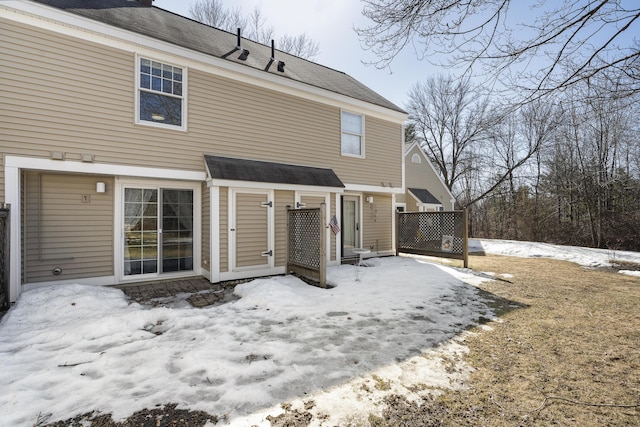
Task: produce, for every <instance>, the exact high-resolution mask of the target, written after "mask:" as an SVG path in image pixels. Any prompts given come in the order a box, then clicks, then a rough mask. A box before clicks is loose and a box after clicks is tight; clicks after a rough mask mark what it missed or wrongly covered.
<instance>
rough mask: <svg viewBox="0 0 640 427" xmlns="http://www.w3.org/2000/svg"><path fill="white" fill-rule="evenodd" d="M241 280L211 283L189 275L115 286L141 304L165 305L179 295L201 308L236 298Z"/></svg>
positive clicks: (202, 278)
mask: <svg viewBox="0 0 640 427" xmlns="http://www.w3.org/2000/svg"><path fill="white" fill-rule="evenodd" d="M238 283H240V281H234V282H224V283H210V282H209V280H207V279H206V278H204V277H189V278H184V279H175V280H162V281H157V282H143V283H134V284H126V285H117V286H115V287H116V288H118V289H121V290H122V291H123V292H124V293H125V294H126V295H127V296H128V297H129V298H131V299H132V300H134V301H136V302H137V303H140V304H145V305H153V306H158V305H163V304H166V303H167V301H169V300H172V299H173V298H174V297H176V296H178V295H182V296H185V294H189V296H188V297H186V298H183V299H185V300H186V301H187V302H188V303H189V304H191V305H192V306H194V307H197V308H201V307H207V306H210V305H214V304H222V303H224V302H228V301H232V300H234V299H236V297H235V296H234V295H233V288H234V287H235V285H237V284H238Z"/></svg>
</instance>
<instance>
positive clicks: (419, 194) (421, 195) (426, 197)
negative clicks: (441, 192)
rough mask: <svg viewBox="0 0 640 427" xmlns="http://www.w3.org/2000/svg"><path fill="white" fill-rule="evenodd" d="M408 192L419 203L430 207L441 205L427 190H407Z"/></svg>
mask: <svg viewBox="0 0 640 427" xmlns="http://www.w3.org/2000/svg"><path fill="white" fill-rule="evenodd" d="M409 192H410V193H411V194H412V195H413V197H415V198H416V199H418V200H419V201H420V203H428V204H430V205H441V204H442V203H441V202H440V200H438V199H437V198H436V197H435V196H434V195H433V194H431V193H430V192H429V190H427V189H425V188H409Z"/></svg>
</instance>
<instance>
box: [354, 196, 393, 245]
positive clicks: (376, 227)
mask: <svg viewBox="0 0 640 427" xmlns="http://www.w3.org/2000/svg"><path fill="white" fill-rule="evenodd" d="M367 196H373V200H374V202H373V203H363V206H362V223H363V234H364V235H363V236H362V242H363V243H362V246H363V247H364V248H372V250H373V251H374V252H380V251H387V250H391V249H392V247H393V245H392V242H391V237H392V230H391V224H392V215H393V210H392V207H391V202H392V198H391V196H385V195H382V194H375V195H373V194H367V193H365V194H364V195H363V200H366V198H367Z"/></svg>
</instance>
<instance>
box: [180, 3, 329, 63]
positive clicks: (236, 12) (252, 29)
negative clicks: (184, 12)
mask: <svg viewBox="0 0 640 427" xmlns="http://www.w3.org/2000/svg"><path fill="white" fill-rule="evenodd" d="M189 15H190V16H191V18H193V19H195V20H196V21H199V22H202V23H204V24H207V25H211V26H212V27H216V28H220V29H222V30H225V31H229V32H235V31H236V29H237V28H241V29H242V30H243V35H244V36H245V37H246V38H248V39H251V40H253V41H256V42H258V43H262V44H267V45H268V44H270V43H271V40H273V39H275V30H274V28H273V27H272V26H269V25H267V24H266V20H265V18H264V16H263V14H262V11H261V9H260V8H258V7H256V8H254V9H253V11H251V13H250V14H249V15H248V16H244V15H243V13H242V10H241V9H240V8H239V7H235V8H233V9H227V8H226V7H225V6H224V5H223V3H222V1H221V0H196V1H195V2H194V3H193V4H192V5H191V6H190V7H189ZM276 45H277V47H278V49H280V50H282V51H284V52H288V53H290V54H292V55H296V56H299V57H300V58H305V59H309V60H313V58H315V57H316V56H318V54H319V53H320V48H319V45H318V43H317V42H315V41H313V40H312V39H311V38H309V37H308V36H307V35H306V33H302V34H299V35H297V36H290V35H288V34H285V35H283V36H282V37H280V38H279V39H278V40H277V41H276Z"/></svg>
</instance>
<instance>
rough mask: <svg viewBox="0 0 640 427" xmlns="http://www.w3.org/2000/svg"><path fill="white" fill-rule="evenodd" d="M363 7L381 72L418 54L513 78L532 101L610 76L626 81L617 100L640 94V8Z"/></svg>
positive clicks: (409, 0) (573, 0) (402, 3)
mask: <svg viewBox="0 0 640 427" xmlns="http://www.w3.org/2000/svg"><path fill="white" fill-rule="evenodd" d="M363 1H364V4H365V6H364V9H363V14H364V15H365V16H366V17H367V18H369V19H370V20H371V21H372V22H373V24H372V25H370V26H369V27H366V28H360V29H357V32H358V34H359V36H360V38H361V40H362V41H363V42H364V44H365V46H366V47H368V48H370V49H372V51H373V52H374V53H376V54H377V56H378V60H377V61H376V62H375V64H376V65H377V66H379V67H386V66H388V65H389V64H390V63H391V62H392V61H393V59H394V58H395V57H396V55H398V53H399V52H400V51H402V50H403V49H404V48H406V47H407V46H411V47H413V48H414V49H415V51H416V53H417V54H418V56H419V57H420V58H421V59H422V58H425V57H426V58H430V57H432V56H433V54H434V53H440V54H444V55H446V59H447V61H448V65H450V66H458V67H459V66H463V67H466V70H467V71H468V72H471V71H473V72H475V73H482V72H483V71H484V72H485V73H486V74H485V76H488V77H489V78H495V79H502V80H501V82H503V83H504V79H503V78H507V77H508V76H509V72H511V73H512V77H513V80H512V81H511V83H513V84H514V85H515V86H521V87H524V88H526V89H528V90H529V91H531V92H530V93H529V96H531V97H533V98H535V97H538V96H540V95H543V94H547V93H549V92H554V91H557V90H559V89H562V88H565V87H568V86H572V85H574V84H576V83H577V82H580V81H588V80H589V79H592V78H594V77H596V76H598V75H602V74H604V72H605V71H606V72H608V74H611V75H615V76H616V77H617V79H619V82H620V84H619V86H618V87H617V89H616V90H617V92H616V95H628V94H632V93H636V92H638V91H639V90H640V42H639V41H638V40H637V39H636V38H635V37H634V36H635V35H637V34H640V25H639V23H640V5H639V3H638V2H637V1H635V0H564V1H558V2H544V1H540V0H536V1H531V2H530V4H531V6H530V7H529V8H528V10H523V9H522V7H523V5H522V3H521V2H520V1H518V2H515V1H512V0H475V1H468V0H363ZM518 8H520V9H518ZM475 66H479V67H480V70H478V69H477V68H478V67H475ZM474 68H475V69H474Z"/></svg>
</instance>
